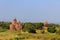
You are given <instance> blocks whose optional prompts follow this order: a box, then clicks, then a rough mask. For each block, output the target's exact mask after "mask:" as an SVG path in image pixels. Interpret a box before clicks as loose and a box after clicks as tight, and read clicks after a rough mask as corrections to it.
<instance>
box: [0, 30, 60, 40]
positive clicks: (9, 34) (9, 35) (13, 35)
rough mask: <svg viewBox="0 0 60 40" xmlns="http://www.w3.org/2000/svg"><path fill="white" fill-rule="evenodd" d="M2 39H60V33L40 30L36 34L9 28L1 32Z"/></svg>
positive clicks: (0, 38)
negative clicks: (41, 31)
mask: <svg viewBox="0 0 60 40" xmlns="http://www.w3.org/2000/svg"><path fill="white" fill-rule="evenodd" d="M0 40H60V35H58V34H56V33H49V32H46V33H44V34H42V33H40V30H37V33H36V34H33V33H28V32H23V31H22V32H21V33H20V32H18V31H10V30H7V31H5V32H0Z"/></svg>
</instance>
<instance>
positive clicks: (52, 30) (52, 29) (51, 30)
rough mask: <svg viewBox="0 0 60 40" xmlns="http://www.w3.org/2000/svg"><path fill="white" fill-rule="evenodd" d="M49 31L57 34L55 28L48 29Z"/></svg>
mask: <svg viewBox="0 0 60 40" xmlns="http://www.w3.org/2000/svg"><path fill="white" fill-rule="evenodd" d="M47 30H48V32H50V33H55V32H56V29H55V27H50V28H48V29H47Z"/></svg>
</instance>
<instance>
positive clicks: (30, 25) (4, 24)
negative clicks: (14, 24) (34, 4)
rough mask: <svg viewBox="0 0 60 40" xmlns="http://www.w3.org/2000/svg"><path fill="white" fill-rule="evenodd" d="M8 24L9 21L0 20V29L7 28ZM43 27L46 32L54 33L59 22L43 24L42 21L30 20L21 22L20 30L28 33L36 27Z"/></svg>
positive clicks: (32, 31)
mask: <svg viewBox="0 0 60 40" xmlns="http://www.w3.org/2000/svg"><path fill="white" fill-rule="evenodd" d="M10 24H11V22H3V21H2V22H0V31H1V30H4V29H7V30H9V25H10ZM44 27H46V28H47V31H48V32H50V33H55V32H56V31H57V29H56V28H60V25H59V24H53V23H50V24H46V25H44V23H42V22H39V23H31V22H26V23H22V30H23V31H24V32H25V31H28V32H29V33H36V29H38V30H43V29H44ZM43 33H44V30H43Z"/></svg>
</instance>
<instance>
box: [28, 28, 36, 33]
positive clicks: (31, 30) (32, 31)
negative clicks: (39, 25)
mask: <svg viewBox="0 0 60 40" xmlns="http://www.w3.org/2000/svg"><path fill="white" fill-rule="evenodd" d="M28 32H29V33H36V30H35V29H32V28H29V30H28Z"/></svg>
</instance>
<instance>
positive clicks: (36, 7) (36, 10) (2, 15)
mask: <svg viewBox="0 0 60 40" xmlns="http://www.w3.org/2000/svg"><path fill="white" fill-rule="evenodd" d="M15 16H16V18H17V20H18V21H19V20H20V21H21V22H44V21H46V20H47V21H48V22H55V23H58V22H60V0H0V21H12V20H13V18H14V17H15Z"/></svg>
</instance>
